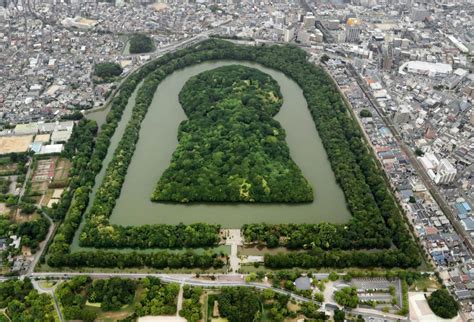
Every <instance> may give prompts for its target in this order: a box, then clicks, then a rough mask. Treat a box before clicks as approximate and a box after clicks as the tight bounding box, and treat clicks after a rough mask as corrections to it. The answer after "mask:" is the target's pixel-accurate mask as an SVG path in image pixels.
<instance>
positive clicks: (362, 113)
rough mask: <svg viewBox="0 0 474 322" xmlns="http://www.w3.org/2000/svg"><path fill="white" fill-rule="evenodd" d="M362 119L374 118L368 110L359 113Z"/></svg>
mask: <svg viewBox="0 0 474 322" xmlns="http://www.w3.org/2000/svg"><path fill="white" fill-rule="evenodd" d="M359 115H360V117H362V118H365V117H372V112H370V111H369V110H368V109H365V108H364V109H363V110H361V111H360V113H359Z"/></svg>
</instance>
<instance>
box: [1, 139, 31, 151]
mask: <svg viewBox="0 0 474 322" xmlns="http://www.w3.org/2000/svg"><path fill="white" fill-rule="evenodd" d="M32 141H33V135H22V136H3V137H0V154H7V153H12V152H17V153H19V152H26V151H28V148H29V147H30V144H31V142H32Z"/></svg>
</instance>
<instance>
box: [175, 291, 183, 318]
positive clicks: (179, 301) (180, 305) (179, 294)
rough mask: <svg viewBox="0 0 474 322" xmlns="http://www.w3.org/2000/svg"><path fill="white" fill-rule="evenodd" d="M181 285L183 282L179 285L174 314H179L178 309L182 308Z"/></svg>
mask: <svg viewBox="0 0 474 322" xmlns="http://www.w3.org/2000/svg"><path fill="white" fill-rule="evenodd" d="M183 286H184V283H181V285H180V286H179V293H178V304H177V305H176V316H179V311H181V309H182V308H183Z"/></svg>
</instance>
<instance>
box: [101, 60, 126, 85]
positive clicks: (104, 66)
mask: <svg viewBox="0 0 474 322" xmlns="http://www.w3.org/2000/svg"><path fill="white" fill-rule="evenodd" d="M122 72H123V69H122V67H121V66H120V65H119V64H118V63H114V62H105V63H98V64H95V65H94V76H96V77H98V78H99V80H100V82H106V83H108V82H112V81H114V80H115V79H116V77H118V76H120V75H121V74H122Z"/></svg>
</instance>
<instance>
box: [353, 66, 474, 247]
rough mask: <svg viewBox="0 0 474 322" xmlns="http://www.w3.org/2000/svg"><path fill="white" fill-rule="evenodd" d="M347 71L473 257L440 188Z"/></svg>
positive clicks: (356, 77) (359, 80)
mask: <svg viewBox="0 0 474 322" xmlns="http://www.w3.org/2000/svg"><path fill="white" fill-rule="evenodd" d="M347 70H348V71H349V73H350V74H351V75H352V76H353V77H354V78H355V80H356V81H357V83H358V84H359V86H360V88H361V89H362V91H363V92H364V94H365V96H366V97H367V98H368V99H369V101H370V103H371V105H372V106H373V107H374V109H375V110H376V111H377V114H379V116H380V117H381V118H382V120H383V122H384V123H385V125H386V126H387V127H388V128H389V130H390V131H391V132H392V134H393V136H394V138H395V140H397V143H398V145H399V146H400V148H401V150H402V151H403V152H404V153H405V154H406V156H407V157H408V159H409V160H410V163H411V165H412V166H413V168H414V169H415V170H416V172H417V173H418V175H419V177H420V179H421V180H422V182H423V183H424V184H425V186H426V187H427V188H428V191H429V192H430V193H431V195H432V196H433V198H434V199H435V201H436V203H437V204H438V205H439V207H440V208H441V210H442V211H443V213H444V214H445V215H446V217H447V218H448V219H449V221H450V222H451V224H452V226H453V227H454V229H455V230H456V232H457V233H458V235H459V236H460V237H461V238H462V239H463V241H464V244H465V245H466V246H467V248H468V249H469V251H470V252H471V255H472V253H473V252H474V244H473V242H472V240H471V238H470V237H469V235H468V233H467V232H466V231H465V230H464V228H463V227H462V225H461V223H460V222H459V221H458V220H457V219H456V216H455V215H454V213H453V211H452V209H451V207H450V206H449V204H448V203H447V202H446V200H445V199H444V197H443V196H442V195H441V193H440V192H439V190H438V187H436V185H435V184H434V183H433V181H432V180H431V178H430V177H429V176H428V173H427V172H426V170H425V168H424V167H423V166H422V165H421V164H420V162H419V161H418V158H417V157H416V156H415V154H414V153H413V151H412V150H411V149H410V147H409V146H407V145H406V144H405V142H404V141H403V138H402V137H401V135H400V133H399V132H398V129H397V128H396V127H395V126H394V125H393V123H392V121H391V120H390V119H389V118H388V117H387V115H386V114H385V112H384V111H383V110H382V109H381V108H380V106H379V105H378V102H377V101H376V100H375V98H374V97H373V96H372V94H371V92H370V91H369V89H368V88H367V85H366V84H365V82H364V81H363V80H362V78H361V77H360V76H359V74H358V73H357V71H356V70H355V69H354V67H353V66H352V65H351V64H348V65H347Z"/></svg>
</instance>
